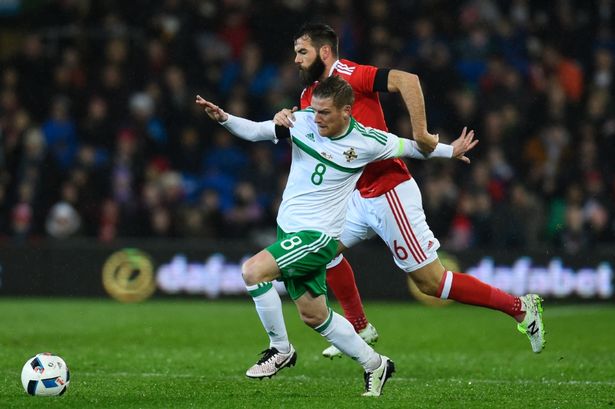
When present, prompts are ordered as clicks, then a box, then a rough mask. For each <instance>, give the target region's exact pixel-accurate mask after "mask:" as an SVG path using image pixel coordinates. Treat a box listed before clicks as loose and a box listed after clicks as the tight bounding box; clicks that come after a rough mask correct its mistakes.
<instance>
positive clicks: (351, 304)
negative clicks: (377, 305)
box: [327, 258, 367, 332]
mask: <svg viewBox="0 0 615 409" xmlns="http://www.w3.org/2000/svg"><path fill="white" fill-rule="evenodd" d="M327 285H328V286H329V288H331V290H332V291H333V294H334V295H335V298H337V300H338V301H339V303H340V305H341V306H342V309H343V310H344V316H345V317H346V319H347V320H348V321H350V323H351V324H352V326H353V327H354V330H355V331H356V332H359V331H361V330H362V329H364V328H365V327H367V317H366V316H365V311H363V304H362V303H361V296H360V295H359V290H358V289H357V284H356V282H355V281H354V272H353V271H352V267H351V266H350V263H349V262H348V261H347V260H346V259H345V258H342V261H341V263H339V264H338V265H336V266H335V267H331V268H329V269H328V270H327Z"/></svg>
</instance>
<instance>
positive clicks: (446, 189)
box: [0, 0, 615, 253]
mask: <svg viewBox="0 0 615 409" xmlns="http://www.w3.org/2000/svg"><path fill="white" fill-rule="evenodd" d="M11 3H15V4H17V5H18V7H17V8H16V9H15V10H11V9H10V7H9V8H2V7H0V237H2V240H4V241H18V242H19V241H21V242H28V241H31V240H37V239H50V238H54V239H61V238H65V237H95V238H98V239H99V240H101V241H105V242H111V241H113V240H115V239H117V238H119V237H186V238H213V239H217V238H255V237H256V238H258V237H259V236H260V235H263V234H270V233H271V232H272V231H273V229H274V228H275V214H276V211H277V206H278V204H279V201H280V193H281V191H282V189H283V187H284V184H285V180H286V175H287V172H288V167H289V161H290V148H289V146H288V145H287V144H285V143H280V144H277V145H274V144H268V143H247V142H244V141H241V140H239V139H237V138H234V137H232V136H231V135H229V134H228V133H227V132H226V131H225V130H224V129H223V128H222V127H220V126H217V125H216V124H214V123H212V122H211V121H209V119H208V118H207V116H206V115H205V114H204V112H202V110H200V109H199V108H198V107H197V106H196V104H195V103H194V100H195V95H196V94H200V95H202V96H203V97H205V98H208V99H211V100H213V101H215V102H217V103H219V104H220V105H221V106H222V107H223V108H225V109H226V110H227V111H228V112H231V113H233V114H236V115H241V116H246V117H249V118H251V119H255V120H266V119H271V118H272V117H273V114H274V113H275V112H277V111H278V110H279V109H281V108H283V107H292V106H293V105H297V104H298V101H299V96H300V92H301V88H302V87H301V84H300V81H299V76H298V71H297V68H296V67H295V66H294V63H293V58H294V53H293V43H292V37H293V35H294V33H295V32H296V30H297V29H298V28H299V26H300V25H301V24H302V23H304V22H305V21H323V22H326V23H328V24H330V25H332V26H333V27H334V28H335V29H336V31H337V32H338V34H339V35H340V37H341V44H340V54H341V57H343V58H348V59H351V60H355V61H357V62H361V63H366V64H373V65H377V66H379V67H390V68H397V69H402V70H406V71H409V72H413V73H416V74H418V75H419V77H420V80H421V84H422V87H423V93H424V95H425V99H426V109H427V115H428V125H429V129H430V131H431V132H437V133H439V134H440V139H441V141H445V142H446V141H448V142H450V141H452V140H453V139H454V138H455V137H456V136H457V135H458V134H459V133H460V130H461V128H462V127H463V126H466V125H467V126H469V127H471V128H473V129H475V130H476V133H477V136H478V138H479V139H480V143H479V145H478V147H477V148H476V150H475V151H473V152H471V154H470V157H471V159H472V164H471V165H469V166H466V165H463V164H461V163H460V162H459V163H454V162H453V161H428V162H409V169H410V171H411V173H412V174H413V175H414V177H415V178H416V179H417V182H418V184H419V186H420V187H421V190H422V193H423V203H424V207H425V211H426V213H427V220H428V223H429V224H430V226H431V227H432V230H434V233H435V234H436V237H439V238H440V241H441V242H442V243H443V244H444V247H445V248H448V249H452V250H463V249H471V248H479V247H486V246H498V247H503V246H506V247H508V248H519V249H535V248H545V247H547V248H558V249H560V250H563V251H566V252H570V253H578V252H580V251H585V250H588V249H591V248H594V247H595V246H608V245H609V244H610V245H613V244H614V243H615V178H614V172H615V160H614V159H613V158H615V100H614V96H615V78H614V76H615V69H614V62H613V59H614V57H615V32H614V29H613V27H615V21H614V18H615V4H613V2H611V1H610V0H578V1H573V0H553V1H529V0H510V1H508V0H507V1H504V0H467V1H458V2H450V1H445V0H423V1H420V0H414V1H401V0H400V1H386V0H369V1H368V0H365V1H350V0H336V1H324V0H320V1H319V0H312V1H307V0H306V1H296V0H277V1H276V0H274V1H270V2H261V1H257V0H219V1H213V0H202V1H199V0H183V1H182V0H164V1H159V2H149V1H144V0H134V1H123V2H122V1H104V2H98V1H84V0H62V1H59V0H58V1H48V2H34V4H35V5H32V3H33V2H25V1H24V2H19V1H17V2H8V4H11ZM21 3H23V5H21ZM39 3H40V4H39ZM28 4H29V5H30V6H27V5H28ZM381 100H382V103H383V107H384V111H385V116H386V118H387V121H388V124H389V128H390V130H391V131H392V132H395V133H397V134H399V135H401V136H407V137H408V136H410V135H412V133H411V123H410V120H409V116H408V113H407V111H406V110H405V107H404V105H403V104H402V101H401V98H400V97H399V95H397V94H382V95H381Z"/></svg>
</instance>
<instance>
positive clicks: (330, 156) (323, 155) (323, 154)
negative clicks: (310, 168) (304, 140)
mask: <svg viewBox="0 0 615 409" xmlns="http://www.w3.org/2000/svg"><path fill="white" fill-rule="evenodd" d="M320 156H322V157H323V158H325V159H329V160H332V159H333V155H331V154H330V153H327V152H320Z"/></svg>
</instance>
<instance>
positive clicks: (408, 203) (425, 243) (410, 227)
mask: <svg viewBox="0 0 615 409" xmlns="http://www.w3.org/2000/svg"><path fill="white" fill-rule="evenodd" d="M374 234H378V236H380V238H382V240H384V242H385V243H386V244H387V246H388V247H389V249H390V250H391V253H393V259H394V260H395V264H397V266H398V267H399V268H401V269H402V270H404V271H406V272H411V271H414V270H417V269H419V268H421V267H423V266H425V265H427V264H429V263H431V262H432V261H434V260H435V259H436V258H437V257H438V255H437V253H436V250H437V249H438V248H440V242H439V241H438V239H436V238H435V237H434V235H433V232H432V231H431V230H430V229H429V226H428V225H427V222H426V221H425V212H424V211H423V201H422V198H421V191H420V190H419V187H418V185H417V184H416V182H415V181H414V179H410V180H408V181H405V182H403V183H400V184H399V185H397V186H396V187H395V188H394V189H392V190H389V191H388V192H386V193H385V194H383V195H382V196H378V197H372V198H364V197H361V195H360V194H359V191H358V190H355V191H354V192H353V193H352V197H351V198H350V201H349V205H348V210H347V212H346V223H345V225H344V230H343V232H342V235H341V236H340V241H341V242H342V244H343V245H344V246H346V247H348V248H350V247H352V246H354V245H355V244H357V243H359V242H360V241H363V240H365V239H369V238H371V237H373V236H374Z"/></svg>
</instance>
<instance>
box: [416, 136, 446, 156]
mask: <svg viewBox="0 0 615 409" xmlns="http://www.w3.org/2000/svg"><path fill="white" fill-rule="evenodd" d="M414 140H415V141H416V143H417V145H418V147H419V149H420V150H421V151H423V152H425V153H430V152H433V150H434V149H436V146H438V142H439V141H440V135H438V134H430V133H429V132H425V133H424V134H422V135H416V136H415V137H414Z"/></svg>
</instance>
